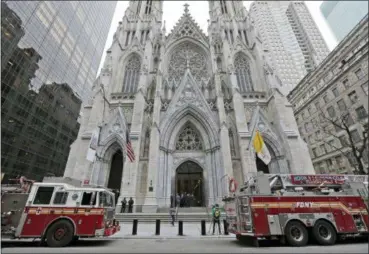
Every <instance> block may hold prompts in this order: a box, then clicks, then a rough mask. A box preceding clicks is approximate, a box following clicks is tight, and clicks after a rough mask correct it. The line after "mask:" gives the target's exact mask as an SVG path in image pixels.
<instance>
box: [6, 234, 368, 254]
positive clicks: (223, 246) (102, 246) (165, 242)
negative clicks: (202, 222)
mask: <svg viewBox="0 0 369 254" xmlns="http://www.w3.org/2000/svg"><path fill="white" fill-rule="evenodd" d="M2 247H3V249H2V253H27V254H28V253H89V254H90V253H174V252H175V253H199V252H200V253H271V252H274V253H323V252H326V253H368V243H367V242H365V241H360V242H357V241H355V242H352V241H351V242H349V243H344V244H337V245H334V246H326V247H322V246H315V245H311V246H307V247H303V248H296V247H286V246H281V245H279V244H277V243H275V244H274V243H269V244H266V246H262V247H259V248H255V247H251V246H248V245H243V244H241V243H239V242H238V241H236V240H235V239H225V238H218V239H216V238H212V239H188V238H184V239H165V238H162V239H111V240H98V241H97V240H84V241H79V242H78V243H77V244H76V245H75V246H72V247H67V248H44V247H38V244H37V243H32V242H27V243H22V244H21V243H16V244H15V243H14V244H5V245H4V243H3V246H2Z"/></svg>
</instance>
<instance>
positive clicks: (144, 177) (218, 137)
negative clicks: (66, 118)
mask: <svg viewBox="0 0 369 254" xmlns="http://www.w3.org/2000/svg"><path fill="white" fill-rule="evenodd" d="M209 7H210V8H209V9H210V21H209V27H208V35H205V34H204V33H203V32H202V31H201V30H200V28H199V26H198V25H197V23H196V22H195V21H194V20H193V18H192V17H191V15H190V11H189V8H188V5H187V4H186V5H185V8H184V13H183V15H182V17H180V19H179V21H178V23H177V24H176V25H175V27H174V28H173V30H172V31H171V32H170V33H169V34H168V35H167V36H165V33H166V30H165V23H164V24H163V23H162V13H163V1H147V2H146V1H145V2H141V1H130V3H129V7H128V8H127V10H126V12H125V15H124V17H123V20H122V22H121V24H120V25H119V27H118V29H117V31H116V33H115V35H114V39H113V43H112V46H111V47H110V48H109V50H108V53H107V56H106V60H105V63H104V66H103V69H102V71H101V75H100V76H99V78H98V79H97V80H96V83H95V86H94V98H93V99H92V100H91V101H89V102H88V104H87V105H86V106H85V107H84V108H83V119H82V124H81V128H80V132H79V134H78V138H77V140H76V141H75V142H74V144H73V145H72V146H71V153H70V155H69V159H68V163H67V167H66V170H65V176H66V177H71V178H74V179H79V180H81V181H83V182H90V183H93V184H99V185H105V186H107V187H108V188H112V189H119V190H120V192H121V197H120V199H119V200H121V198H122V197H133V198H134V199H135V205H136V207H135V211H137V212H140V211H143V212H147V211H155V210H156V209H157V208H158V207H168V206H169V203H170V195H171V194H174V193H183V192H187V193H193V194H194V196H195V200H196V205H197V206H206V205H211V204H213V203H214V202H220V200H221V197H222V195H224V194H226V191H227V188H226V183H225V182H226V175H228V176H229V177H235V179H237V181H238V182H239V183H242V182H244V181H245V180H246V179H247V177H248V176H249V175H251V174H254V173H256V172H257V171H264V172H270V173H313V172H314V171H313V166H312V163H311V159H310V157H309V155H308V150H307V146H306V144H305V143H304V142H303V140H302V139H301V137H300V136H299V133H298V129H297V125H296V121H295V118H294V116H293V111H292V106H291V105H290V104H289V103H288V101H287V99H286V97H285V96H283V94H282V93H281V92H280V87H281V84H280V83H279V82H278V80H277V78H276V76H275V74H274V73H273V71H272V70H271V68H270V66H269V64H268V62H267V61H266V59H265V58H264V56H263V52H262V45H261V42H260V39H259V38H258V36H257V35H256V34H255V30H254V27H253V25H252V24H251V23H250V22H249V16H248V13H247V11H246V9H245V8H244V7H243V5H242V2H237V1H233V2H230V1H209ZM256 128H258V129H259V130H260V131H261V133H262V136H263V137H264V139H265V143H266V145H267V147H268V149H269V151H270V153H271V156H272V161H271V163H270V164H269V165H265V164H263V162H262V161H260V160H259V159H256V156H255V152H254V150H253V147H252V145H251V138H252V136H253V134H254V130H255V129H256ZM96 129H99V133H100V134H99V136H98V137H99V138H98V142H97V149H96V159H95V162H94V163H91V162H90V161H88V160H86V153H87V151H88V147H89V144H90V139H91V136H92V133H93V132H94V131H95V130H96ZM127 129H129V133H130V134H129V137H130V140H131V143H132V146H133V149H134V152H135V156H136V160H135V161H133V162H130V160H128V158H127V157H126V138H127V137H126V134H125V133H126V130H127ZM118 204H120V202H119V201H118Z"/></svg>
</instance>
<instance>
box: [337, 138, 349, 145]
mask: <svg viewBox="0 0 369 254" xmlns="http://www.w3.org/2000/svg"><path fill="white" fill-rule="evenodd" d="M339 140H340V143H341V146H342V147H346V146H347V145H348V143H347V138H346V136H341V137H339Z"/></svg>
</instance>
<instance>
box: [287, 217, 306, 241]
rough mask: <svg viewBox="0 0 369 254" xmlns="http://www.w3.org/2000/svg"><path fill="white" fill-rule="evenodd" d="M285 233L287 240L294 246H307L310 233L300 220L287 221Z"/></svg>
mask: <svg viewBox="0 0 369 254" xmlns="http://www.w3.org/2000/svg"><path fill="white" fill-rule="evenodd" d="M285 234H286V240H287V242H288V243H289V244H290V245H292V246H296V247H300V246H305V245H306V244H307V243H308V240H309V233H308V231H307V229H306V227H305V226H304V225H303V224H302V223H301V222H298V221H290V222H289V223H287V226H286V229H285Z"/></svg>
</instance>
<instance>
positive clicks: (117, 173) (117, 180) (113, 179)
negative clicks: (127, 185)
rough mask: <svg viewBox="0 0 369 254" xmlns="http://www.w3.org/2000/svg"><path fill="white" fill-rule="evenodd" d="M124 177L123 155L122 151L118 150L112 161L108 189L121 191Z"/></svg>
mask: <svg viewBox="0 0 369 254" xmlns="http://www.w3.org/2000/svg"><path fill="white" fill-rule="evenodd" d="M122 175H123V154H122V151H121V150H118V151H116V152H115V154H114V155H113V157H112V160H111V165H110V173H109V179H108V185H107V187H108V188H109V189H113V190H118V191H120V185H121V181H122Z"/></svg>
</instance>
